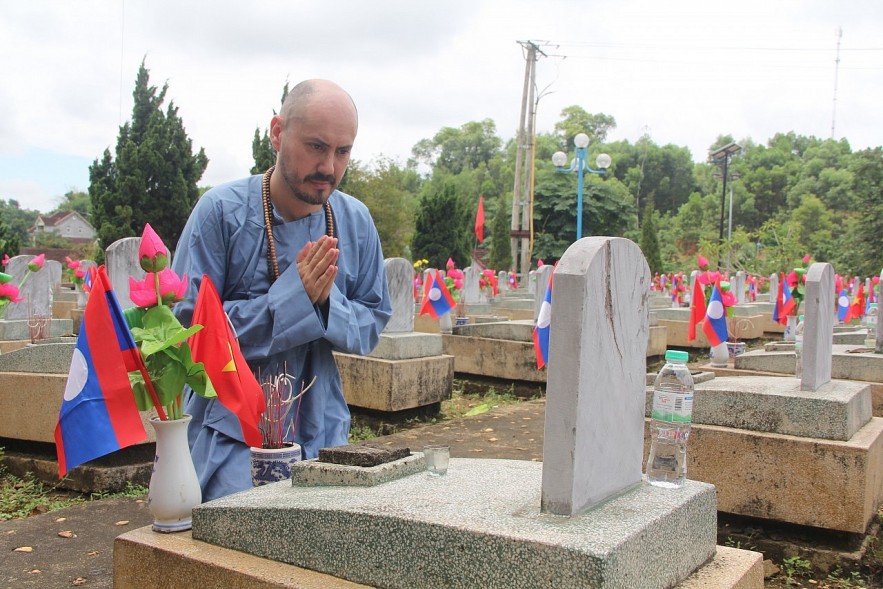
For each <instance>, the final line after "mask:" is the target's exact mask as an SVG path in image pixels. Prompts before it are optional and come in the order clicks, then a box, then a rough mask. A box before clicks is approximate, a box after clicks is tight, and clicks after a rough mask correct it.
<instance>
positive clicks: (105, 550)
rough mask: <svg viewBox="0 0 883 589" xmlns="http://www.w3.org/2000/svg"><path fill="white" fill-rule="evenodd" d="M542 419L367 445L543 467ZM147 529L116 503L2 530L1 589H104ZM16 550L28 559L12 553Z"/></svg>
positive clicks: (463, 422)
mask: <svg viewBox="0 0 883 589" xmlns="http://www.w3.org/2000/svg"><path fill="white" fill-rule="evenodd" d="M544 412H545V401H544V400H542V399H540V400H534V401H526V402H522V403H515V404H512V405H504V406H502V407H497V408H495V409H491V410H490V411H488V412H487V413H483V414H481V415H476V416H472V417H464V418H461V419H457V420H452V421H446V422H440V423H437V424H432V425H427V426H422V427H419V428H415V429H411V430H406V431H402V432H399V433H396V434H392V435H388V436H383V437H379V438H375V439H373V440H371V442H372V443H378V444H386V445H391V446H396V447H409V448H411V450H412V451H421V450H422V448H423V446H424V445H426V444H436V443H448V444H450V446H451V455H452V456H454V457H458V458H506V459H518V460H542V457H543V419H544ZM151 521H152V518H151V516H150V513H149V512H148V510H147V502H146V500H143V499H138V500H136V499H125V498H120V499H102V500H97V501H91V502H88V503H85V504H81V505H75V506H72V507H68V508H66V509H62V510H59V511H53V512H51V513H46V514H42V515H38V516H33V517H29V518H26V519H20V520H11V521H7V522H2V523H0V587H4V588H6V587H8V588H14V589H55V588H58V589H61V588H68V587H71V586H83V587H87V588H93V589H94V588H102V589H111V587H112V586H113V577H112V571H113V568H112V567H113V541H114V538H116V537H117V536H118V535H120V534H122V533H124V532H128V531H130V530H134V529H137V528H140V527H142V526H146V525H149V524H150V523H151ZM68 532H71V533H72V535H71V534H68ZM68 536H70V537H68ZM20 548H30V551H17V550H16V549H20Z"/></svg>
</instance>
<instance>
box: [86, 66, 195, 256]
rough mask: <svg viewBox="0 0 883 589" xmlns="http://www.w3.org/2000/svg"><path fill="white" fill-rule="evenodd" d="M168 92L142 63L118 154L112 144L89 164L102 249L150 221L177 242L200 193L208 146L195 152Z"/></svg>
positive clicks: (121, 130)
mask: <svg viewBox="0 0 883 589" xmlns="http://www.w3.org/2000/svg"><path fill="white" fill-rule="evenodd" d="M167 91H168V84H166V85H164V86H163V88H162V90H159V91H157V88H156V87H155V86H150V85H149V73H148V70H147V68H146V67H145V66H144V62H142V63H141V67H140V68H139V70H138V77H137V79H136V82H135V90H134V92H133V96H134V99H135V104H134V108H133V110H132V120H131V121H130V122H127V123H125V124H124V125H123V126H122V127H120V132H119V137H118V138H117V146H116V158H115V159H114V158H113V157H111V154H110V150H109V149H108V150H105V151H104V155H103V156H102V158H101V159H100V160H99V159H96V160H95V161H94V162H93V164H92V165H91V166H90V167H89V181H90V184H89V196H90V198H91V200H92V213H93V221H92V224H93V225H94V226H95V228H96V230H97V233H98V240H99V244H100V246H101V248H102V249H103V248H106V247H107V246H108V245H110V244H111V243H113V242H114V241H116V240H118V239H120V238H123V237H130V236H137V235H140V234H141V232H142V230H143V228H144V225H145V224H146V223H150V224H151V226H152V227H153V228H154V229H155V230H156V232H157V233H158V234H159V235H160V236H162V238H163V239H164V240H165V242H166V243H167V244H170V245H171V246H172V247H174V244H176V243H177V242H178V238H179V237H180V235H181V230H182V229H183V228H184V223H185V222H186V221H187V217H188V216H189V215H190V211H191V210H192V209H193V205H194V204H196V200H197V199H198V197H199V189H198V188H197V185H196V183H197V181H199V179H200V178H201V177H202V174H203V172H204V171H205V168H206V166H207V165H208V159H207V158H206V156H205V151H204V150H203V149H200V150H199V152H198V153H196V154H194V153H193V152H192V149H193V146H192V142H191V140H190V139H189V138H188V137H187V133H186V131H185V130H184V123H183V121H182V120H181V119H180V117H179V116H178V109H177V107H175V106H174V104H173V103H172V102H170V103H169V105H168V108H167V109H166V111H165V112H163V111H162V104H163V102H164V101H165V98H166V92H167ZM99 257H100V258H102V259H103V254H101V253H100V254H99Z"/></svg>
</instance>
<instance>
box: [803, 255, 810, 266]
mask: <svg viewBox="0 0 883 589" xmlns="http://www.w3.org/2000/svg"><path fill="white" fill-rule="evenodd" d="M811 259H812V258H810V257H809V254H806V255H805V256H803V263H804V264H809V261H810V260H811Z"/></svg>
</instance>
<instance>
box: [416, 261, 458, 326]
mask: <svg viewBox="0 0 883 589" xmlns="http://www.w3.org/2000/svg"><path fill="white" fill-rule="evenodd" d="M426 282H427V284H426V295H425V296H424V297H423V304H422V305H421V306H420V314H421V315H425V314H426V313H429V316H430V317H432V318H433V319H438V318H439V317H441V316H442V315H444V314H445V313H449V312H450V311H451V309H453V308H454V306H455V305H456V303H455V302H454V298H453V297H452V296H451V293H450V292H448V287H446V286H445V281H444V280H443V279H442V278H441V276H439V274H438V270H436V271H435V272H434V273H431V274H429V278H428V280H427V281H426Z"/></svg>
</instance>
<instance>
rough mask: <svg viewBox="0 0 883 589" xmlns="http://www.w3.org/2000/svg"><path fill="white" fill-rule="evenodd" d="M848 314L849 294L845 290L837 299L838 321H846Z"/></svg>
mask: <svg viewBox="0 0 883 589" xmlns="http://www.w3.org/2000/svg"><path fill="white" fill-rule="evenodd" d="M847 313H849V293H848V292H846V289H845V288H844V289H843V290H841V291H840V296H839V297H837V321H840V322H844V321H846V315H847Z"/></svg>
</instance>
